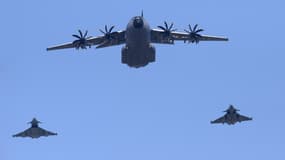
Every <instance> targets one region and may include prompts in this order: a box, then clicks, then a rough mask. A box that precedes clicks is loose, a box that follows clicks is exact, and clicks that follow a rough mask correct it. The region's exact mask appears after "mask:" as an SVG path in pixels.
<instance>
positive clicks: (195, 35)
mask: <svg viewBox="0 0 285 160" xmlns="http://www.w3.org/2000/svg"><path fill="white" fill-rule="evenodd" d="M188 26H189V30H186V29H185V30H184V31H185V32H187V33H189V35H190V38H189V40H188V42H189V43H190V42H192V43H194V42H196V43H199V38H201V37H202V36H201V35H200V34H199V32H202V31H204V30H203V29H198V28H197V27H198V24H196V25H195V26H194V27H193V28H192V27H191V25H190V24H189V25H188ZM184 42H185V41H184Z"/></svg>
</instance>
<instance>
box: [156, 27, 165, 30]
mask: <svg viewBox="0 0 285 160" xmlns="http://www.w3.org/2000/svg"><path fill="white" fill-rule="evenodd" d="M157 27H158V28H160V29H162V30H164V31H165V30H166V28H164V27H163V26H157Z"/></svg>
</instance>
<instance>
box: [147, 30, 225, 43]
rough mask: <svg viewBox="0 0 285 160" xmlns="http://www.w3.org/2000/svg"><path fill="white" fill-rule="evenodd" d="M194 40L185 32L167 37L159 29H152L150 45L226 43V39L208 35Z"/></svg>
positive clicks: (174, 33)
mask: <svg viewBox="0 0 285 160" xmlns="http://www.w3.org/2000/svg"><path fill="white" fill-rule="evenodd" d="M196 38H197V39H194V38H193V37H192V36H190V34H189V33H187V32H176V31H174V32H171V33H170V34H169V35H167V34H166V33H165V31H163V30H161V29H152V30H151V42H152V43H161V44H174V41H184V42H186V41H188V42H192V43H193V42H199V41H228V38H226V37H219V36H209V35H202V34H201V35H200V34H199V36H197V37H196Z"/></svg>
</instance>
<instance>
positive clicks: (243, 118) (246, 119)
mask: <svg viewBox="0 0 285 160" xmlns="http://www.w3.org/2000/svg"><path fill="white" fill-rule="evenodd" d="M238 120H239V121H240V122H241V121H250V120H252V118H250V117H247V116H243V115H240V114H239V115H238Z"/></svg>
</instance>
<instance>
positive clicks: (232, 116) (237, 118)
mask: <svg viewBox="0 0 285 160" xmlns="http://www.w3.org/2000/svg"><path fill="white" fill-rule="evenodd" d="M237 111H239V110H238V109H235V108H234V106H233V105H230V107H229V108H228V109H227V110H225V111H224V112H226V114H225V115H224V116H223V117H220V118H218V119H216V120H214V121H211V123H212V124H213V123H223V124H224V123H227V124H229V125H232V124H235V123H236V122H242V121H250V120H252V118H250V117H246V116H243V115H240V114H239V113H237Z"/></svg>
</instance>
